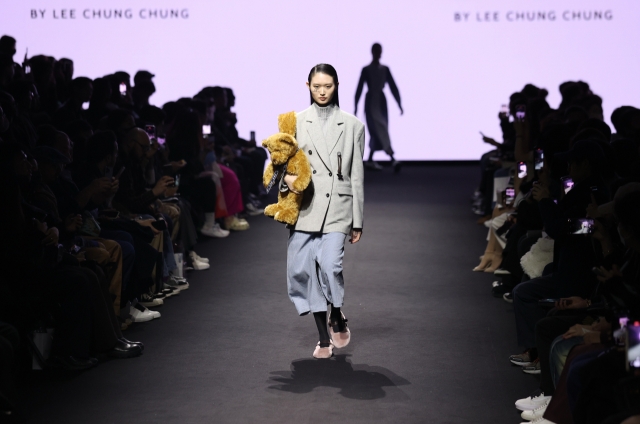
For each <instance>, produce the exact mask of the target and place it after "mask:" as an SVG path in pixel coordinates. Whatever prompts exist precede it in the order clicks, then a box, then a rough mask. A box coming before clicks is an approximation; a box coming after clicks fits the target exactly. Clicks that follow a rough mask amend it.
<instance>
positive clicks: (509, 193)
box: [504, 187, 516, 205]
mask: <svg viewBox="0 0 640 424" xmlns="http://www.w3.org/2000/svg"><path fill="white" fill-rule="evenodd" d="M515 198H516V190H515V189H514V188H513V187H507V189H506V190H505V199H504V202H505V203H506V204H507V205H513V201H514V200H515Z"/></svg>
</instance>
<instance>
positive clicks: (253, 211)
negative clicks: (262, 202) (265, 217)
mask: <svg viewBox="0 0 640 424" xmlns="http://www.w3.org/2000/svg"><path fill="white" fill-rule="evenodd" d="M244 211H245V212H246V213H247V215H249V216H257V215H262V214H263V213H264V209H262V208H258V207H256V205H254V204H253V203H247V204H246V205H244Z"/></svg>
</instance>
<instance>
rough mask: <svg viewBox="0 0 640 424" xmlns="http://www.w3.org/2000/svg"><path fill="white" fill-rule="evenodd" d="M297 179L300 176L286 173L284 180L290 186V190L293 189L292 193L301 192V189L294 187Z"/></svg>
mask: <svg viewBox="0 0 640 424" xmlns="http://www.w3.org/2000/svg"><path fill="white" fill-rule="evenodd" d="M297 179H298V176H297V175H290V174H287V175H285V176H284V182H285V183H286V184H287V187H289V191H291V192H292V193H295V194H300V192H299V191H296V190H295V189H294V188H293V183H294V182H295V181H296V180H297Z"/></svg>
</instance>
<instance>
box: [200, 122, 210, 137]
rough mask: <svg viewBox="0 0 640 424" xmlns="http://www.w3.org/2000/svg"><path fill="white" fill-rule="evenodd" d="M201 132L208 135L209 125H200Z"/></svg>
mask: <svg viewBox="0 0 640 424" xmlns="http://www.w3.org/2000/svg"><path fill="white" fill-rule="evenodd" d="M202 134H203V135H209V134H211V125H208V124H205V125H203V126H202Z"/></svg>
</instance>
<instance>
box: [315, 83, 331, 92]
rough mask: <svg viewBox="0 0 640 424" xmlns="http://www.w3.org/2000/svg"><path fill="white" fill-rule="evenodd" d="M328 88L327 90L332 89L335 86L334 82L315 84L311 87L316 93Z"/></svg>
mask: <svg viewBox="0 0 640 424" xmlns="http://www.w3.org/2000/svg"><path fill="white" fill-rule="evenodd" d="M323 88H324V89H326V90H331V89H332V88H333V84H329V85H324V86H323V85H314V86H312V87H311V91H313V92H314V93H317V92H318V91H320V90H321V89H323Z"/></svg>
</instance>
